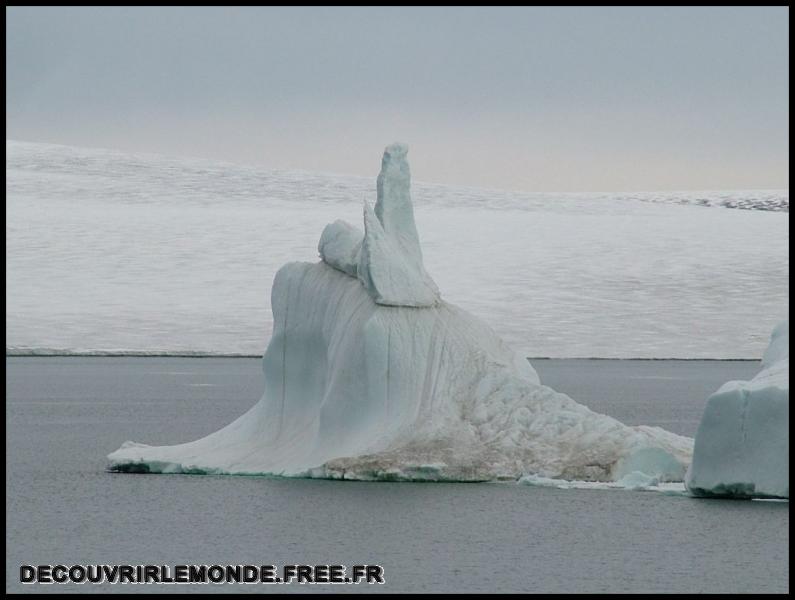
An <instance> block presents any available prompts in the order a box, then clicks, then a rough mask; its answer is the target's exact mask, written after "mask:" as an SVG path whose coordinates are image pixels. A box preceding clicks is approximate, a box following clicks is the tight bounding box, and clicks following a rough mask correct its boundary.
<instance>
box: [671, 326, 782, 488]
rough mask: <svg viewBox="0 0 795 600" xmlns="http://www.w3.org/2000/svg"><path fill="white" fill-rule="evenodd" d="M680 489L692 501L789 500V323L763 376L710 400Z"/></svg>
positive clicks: (778, 333)
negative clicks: (697, 498)
mask: <svg viewBox="0 0 795 600" xmlns="http://www.w3.org/2000/svg"><path fill="white" fill-rule="evenodd" d="M685 486H686V487H687V490H688V492H689V493H690V494H691V495H693V496H714V497H728V498H789V321H784V322H782V323H780V324H779V325H778V326H777V327H776V328H775V329H774V330H773V335H772V338H771V340H770V346H769V347H768V349H767V351H766V352H765V355H764V358H763V359H762V371H760V372H759V373H758V374H757V375H756V376H755V377H754V378H753V379H751V381H729V382H727V383H725V384H724V385H723V386H722V387H721V388H720V389H719V390H718V391H717V392H715V393H714V394H712V396H710V397H709V400H708V401H707V408H706V410H705V411H704V417H703V418H702V419H701V424H700V425H699V428H698V432H697V433H696V441H695V447H694V449H693V462H692V463H691V465H690V467H689V468H688V471H687V475H686V477H685Z"/></svg>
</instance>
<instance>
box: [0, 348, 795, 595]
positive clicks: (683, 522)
mask: <svg viewBox="0 0 795 600" xmlns="http://www.w3.org/2000/svg"><path fill="white" fill-rule="evenodd" d="M6 364H7V383H6V392H7V405H6V415H7V421H6V423H7V425H6V427H7V431H6V433H7V458H6V507H7V508H6V511H7V513H6V515H7V529H6V536H7V537H6V581H7V583H6V589H7V591H28V592H30V591H48V592H59V591H81V592H98V591H108V592H120V591H124V592H131V591H134V592H169V591H180V592H184V591H186V587H184V586H179V587H171V586H157V585H148V586H144V585H141V586H138V585H136V586H129V585H128V586H118V585H117V586H110V585H92V584H86V585H83V586H81V587H78V586H76V585H73V584H72V585H65V586H47V587H46V588H42V587H41V586H31V585H29V586H23V585H21V584H19V583H18V580H19V565H20V564H23V563H25V564H34V565H35V564H56V563H61V564H66V565H71V564H78V563H79V564H95V563H110V564H167V565H172V566H173V565H176V564H186V563H187V564H275V565H282V564H293V563H296V564H302V563H307V564H338V563H341V564H347V565H353V564H359V563H370V564H380V565H382V566H383V567H384V577H385V579H386V583H385V585H383V586H369V585H366V584H362V585H358V586H353V585H352V586H344V587H341V586H306V585H298V584H291V585H289V586H266V585H254V586H251V585H236V584H231V585H204V586H191V587H190V588H189V589H190V591H192V592H193V591H197V592H219V591H224V592H229V591H232V592H258V593H267V592H273V591H296V592H302V591H312V592H339V591H345V592H373V591H392V592H421V591H444V592H465V591H472V592H478V591H483V592H486V591H502V592H787V591H788V590H789V566H788V564H789V533H788V531H789V503H781V502H743V501H728V500H696V499H692V498H687V497H682V496H665V495H662V494H658V493H654V492H629V491H619V490H558V489H551V488H535V487H527V486H520V485H515V484H451V483H446V484H412V483H361V482H333V481H312V480H273V479H265V478H256V477H219V476H188V475H167V476H164V475H124V474H112V473H107V472H105V455H106V454H107V453H108V452H111V451H112V450H115V449H116V448H117V447H118V446H119V445H120V444H121V443H122V442H123V441H125V440H128V439H131V440H136V441H140V442H145V443H151V444H166V443H178V442H186V441H189V440H192V439H195V438H197V437H200V436H203V435H206V434H208V433H211V432H213V431H215V430H217V429H219V428H220V427H221V426H222V425H225V424H226V423H228V422H229V421H231V420H232V419H234V418H235V417H237V416H238V415H239V414H241V413H242V412H244V411H245V410H246V409H248V408H249V407H250V406H251V405H252V404H254V402H256V401H257V399H258V398H259V395H260V393H261V390H262V377H261V371H260V361H259V360H254V359H218V358H213V359H209V358H203V359H202V358H198V359H196V358H193V359H182V358H78V357H73V358H59V357H53V358H25V357H14V358H7V360H6ZM533 364H534V365H535V367H536V369H537V370H538V372H539V374H540V376H541V379H542V381H544V383H547V384H548V385H551V386H552V387H554V388H556V389H558V390H560V391H562V392H565V393H568V394H569V395H571V396H572V397H574V398H575V399H577V400H579V401H580V402H582V403H584V404H586V405H588V406H589V407H590V408H592V409H594V410H597V411H599V412H605V413H607V414H610V415H612V416H614V417H617V418H618V419H620V420H622V421H625V422H627V423H631V424H641V423H643V424H653V425H660V426H662V427H666V428H667V429H670V430H672V431H675V432H677V433H681V434H685V435H691V436H692V435H693V434H694V433H695V430H696V427H697V425H698V421H699V419H700V417H701V413H702V411H703V408H704V405H705V402H706V397H707V395H708V394H709V393H710V392H712V391H714V390H715V389H716V388H717V387H718V386H719V385H720V384H721V383H723V382H724V381H727V380H729V379H746V378H748V377H750V376H752V375H753V374H754V373H755V372H756V371H757V370H758V368H759V365H758V363H752V362H734V361H732V362H705V361H692V362H679V361H604V360H600V361H587V360H549V361H546V360H538V361H533Z"/></svg>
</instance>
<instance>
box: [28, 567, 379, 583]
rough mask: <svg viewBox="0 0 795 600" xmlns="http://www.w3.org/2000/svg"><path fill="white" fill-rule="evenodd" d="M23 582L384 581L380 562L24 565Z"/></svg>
mask: <svg viewBox="0 0 795 600" xmlns="http://www.w3.org/2000/svg"><path fill="white" fill-rule="evenodd" d="M19 580H20V581H21V582H22V583H30V584H35V583H40V584H52V583H77V584H82V583H112V584H115V583H122V584H130V583H132V584H135V583H144V584H169V583H173V584H176V583H194V584H195V583H248V584H262V583H265V584H286V583H303V584H306V583H312V584H319V583H323V584H325V583H329V584H334V583H336V584H346V583H347V584H358V583H384V569H383V567H381V566H380V565H353V566H352V567H350V568H347V567H346V566H345V565H284V566H282V567H281V568H278V567H276V566H275V565H175V566H174V567H171V566H170V565H68V566H67V565H21V566H20V567H19Z"/></svg>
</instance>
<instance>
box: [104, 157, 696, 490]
mask: <svg viewBox="0 0 795 600" xmlns="http://www.w3.org/2000/svg"><path fill="white" fill-rule="evenodd" d="M406 156H407V148H406V146H405V145H403V144H393V145H391V146H389V147H387V148H386V150H385V152H384V156H383V161H382V165H381V172H380V174H379V176H378V183H377V193H378V196H377V201H376V204H375V209H372V208H371V207H370V205H369V204H368V203H366V202H365V204H364V232H363V233H362V232H361V231H360V230H359V229H358V228H356V227H354V226H352V225H349V224H347V223H344V222H342V221H336V222H334V223H332V224H330V225H328V226H326V228H325V229H324V231H323V233H322V235H321V240H320V243H319V245H318V251H319V254H320V257H321V261H320V262H317V263H306V262H291V263H288V264H286V265H284V266H283V267H282V268H281V269H280V270H279V271H278V272H277V273H276V276H275V278H274V282H273V286H272V289H271V296H272V309H273V319H274V331H273V335H272V337H271V340H270V342H269V344H268V347H267V350H266V351H265V355H264V357H263V362H262V366H263V372H264V377H265V389H264V393H263V395H262V398H261V399H260V400H259V402H258V403H257V404H255V405H254V406H253V407H252V408H251V409H250V410H249V411H248V412H246V413H245V414H244V415H242V416H240V417H239V418H237V419H236V420H235V421H233V422H232V423H230V424H229V425H227V426H226V427H224V428H223V429H221V430H219V431H217V432H215V433H213V434H211V435H209V436H207V437H205V438H202V439H199V440H196V441H194V442H190V443H186V444H179V445H174V446H148V445H144V444H139V443H134V442H125V443H124V444H123V445H122V447H121V448H119V449H118V450H116V451H115V452H113V453H111V454H109V455H108V460H109V468H110V469H111V470H116V471H128V472H129V471H132V472H152V473H217V474H239V475H272V476H295V477H322V478H333V479H359V480H390V481H398V480H412V481H443V480H446V481H495V480H513V481H517V480H519V479H520V478H521V477H523V476H527V475H534V476H539V477H544V478H552V479H567V480H583V481H616V480H618V479H621V478H624V477H626V476H627V474H630V473H638V472H642V474H644V475H645V476H646V478H647V479H649V480H650V479H654V480H655V481H661V482H662V481H681V480H682V477H683V474H684V469H685V468H686V466H687V464H689V462H690V458H691V453H692V440H691V439H689V438H685V437H682V436H678V435H675V434H673V433H670V432H667V431H665V430H663V429H661V428H658V427H646V426H627V425H624V424H622V423H620V422H619V421H617V420H616V419H613V418H612V417H609V416H606V415H601V414H597V413H595V412H593V411H591V410H589V409H588V408H586V407H585V406H582V405H580V404H578V403H577V402H575V401H574V400H572V399H571V398H569V397H568V396H566V395H565V394H561V393H558V392H556V391H555V390H553V389H551V388H549V387H547V386H545V385H542V384H541V382H540V381H539V378H538V375H537V374H536V372H535V370H534V369H533V367H532V365H531V364H530V363H529V362H528V361H527V360H526V359H525V358H524V357H522V356H520V355H518V354H517V353H516V352H514V350H513V349H511V348H510V347H509V346H508V345H507V344H505V343H504V342H503V340H502V339H501V338H500V337H499V336H498V335H497V334H496V333H495V332H494V331H493V330H492V329H491V328H490V327H489V326H488V325H486V324H485V323H484V322H482V321H480V320H479V319H477V318H476V317H474V316H472V315H470V314H468V313H467V312H465V311H464V310H462V309H460V308H458V307H456V306H455V305H453V304H451V303H449V302H446V301H445V300H443V299H442V298H441V297H440V295H439V291H438V288H437V287H436V284H435V283H434V282H433V279H431V277H430V275H428V273H427V272H426V270H425V267H424V265H423V259H422V252H421V249H420V243H419V236H418V233H417V229H416V225H415V220H414V211H413V207H412V202H411V196H410V189H409V188H410V173H409V168H408V161H407V158H406ZM634 476H635V477H638V476H637V475H634Z"/></svg>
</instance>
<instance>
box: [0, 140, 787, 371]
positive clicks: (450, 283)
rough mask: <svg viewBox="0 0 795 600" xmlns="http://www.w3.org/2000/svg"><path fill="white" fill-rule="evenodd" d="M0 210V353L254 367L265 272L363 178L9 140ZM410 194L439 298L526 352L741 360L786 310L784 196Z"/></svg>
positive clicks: (421, 188) (306, 244) (314, 238)
mask: <svg viewBox="0 0 795 600" xmlns="http://www.w3.org/2000/svg"><path fill="white" fill-rule="evenodd" d="M418 150H419V149H414V152H415V153H416V152H417V151H418ZM451 160H454V157H451ZM374 167H377V161H375V165H374ZM421 168H422V162H421V161H418V158H417V155H416V154H415V155H414V175H415V178H418V179H420V180H422V179H423V175H424V174H423V173H422V170H421ZM376 171H377V168H374V170H373V175H375V173H376ZM6 195H7V200H6V203H7V204H6V269H7V271H6V273H7V274H6V284H7V289H8V294H7V300H6V302H7V307H6V311H7V312H6V336H7V337H6V340H7V341H6V351H7V353H10V354H14V353H23V354H27V353H40V354H41V353H70V352H88V353H95V354H107V353H112V352H117V353H122V354H123V353H151V354H169V353H172V354H245V355H262V352H263V350H264V348H265V345H266V343H267V341H268V340H269V338H270V337H271V332H272V327H273V320H272V318H271V309H272V307H271V305H270V297H271V283H272V282H273V280H274V276H275V274H276V272H277V270H278V269H279V268H280V267H281V266H282V265H283V264H284V263H286V262H288V261H293V260H303V261H317V260H318V236H319V234H320V232H322V230H323V228H324V227H325V226H326V225H327V224H329V223H333V222H334V221H336V220H338V219H341V220H344V221H346V222H348V223H353V224H354V225H352V226H351V227H354V228H356V229H357V230H358V229H360V228H361V227H362V225H363V223H362V201H363V200H364V199H373V198H375V197H376V181H375V177H374V176H372V177H366V178H363V177H353V176H340V175H325V174H318V173H307V172H300V171H270V170H267V169H263V168H258V167H246V166H240V165H233V164H228V163H221V162H217V161H210V160H203V159H188V158H173V157H165V156H159V155H153V154H139V153H125V152H118V151H111V150H99V149H88V148H77V147H69V146H59V145H51V144H38V143H27V142H16V141H7V142H6ZM412 196H413V198H412V199H413V203H414V211H415V217H416V220H417V226H418V227H419V229H420V231H421V234H422V253H423V261H424V267H425V269H426V270H427V272H428V273H431V274H433V280H434V282H435V284H436V285H437V286H438V289H440V290H442V291H443V296H444V298H445V300H447V301H449V302H452V303H454V304H455V305H457V306H459V307H461V308H462V309H463V310H466V311H467V312H469V313H472V314H474V315H477V316H478V318H480V319H482V320H483V321H485V322H486V323H487V324H488V325H489V326H490V327H491V328H493V329H494V330H495V331H496V332H497V334H498V335H499V336H500V337H501V338H502V339H504V340H505V341H506V342H507V343H508V344H510V345H511V346H512V347H513V348H515V349H516V350H517V351H519V353H520V354H522V355H524V356H529V357H542V356H549V357H600V358H629V357H646V358H666V357H678V358H756V357H759V356H761V354H762V352H763V351H764V349H765V347H766V344H767V333H768V332H769V331H771V330H772V328H773V327H774V326H775V325H776V323H778V322H779V321H780V320H781V319H782V318H783V317H784V315H785V314H786V313H787V310H788V305H789V278H788V275H789V259H788V240H789V220H788V213H787V212H786V211H788V209H789V194H788V191H787V190H783V191H770V190H767V191H764V190H763V191H731V192H726V191H723V192H655V193H645V194H641V193H638V194H629V193H618V194H607V193H594V194H586V193H572V194H548V193H520V192H508V191H499V190H483V189H473V188H462V187H455V186H448V185H439V184H430V183H418V182H416V181H415V182H413V183H412ZM732 207H735V208H732ZM736 207H741V208H746V209H749V210H738V209H737V208H736ZM771 207H774V208H777V209H778V211H776V210H769V209H770V208H771ZM360 233H361V232H359V234H360ZM332 234H333V235H334V236H337V238H336V239H337V240H338V241H342V243H343V245H344V240H342V238H344V237H345V235H347V233H346V232H345V231H335V230H334V229H332V230H330V231H329V232H328V234H327V236H328V235H332ZM359 234H357V233H355V232H353V233H352V235H353V236H354V237H355V236H356V235H359ZM340 236H342V237H340ZM332 246H333V245H330V246H329V249H330V250H331V251H332V252H333V250H332ZM349 249H350V248H349ZM337 257H338V259H339V260H340V261H344V260H346V258H345V257H344V256H343V255H341V254H337ZM348 259H352V257H348ZM351 268H352V265H351ZM431 292H432V290H431Z"/></svg>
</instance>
